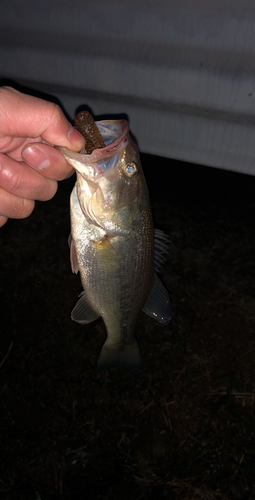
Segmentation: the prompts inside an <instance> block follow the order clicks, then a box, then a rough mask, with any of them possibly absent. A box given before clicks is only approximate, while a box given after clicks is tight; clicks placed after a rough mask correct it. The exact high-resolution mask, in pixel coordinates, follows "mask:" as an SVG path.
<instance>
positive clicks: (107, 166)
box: [57, 120, 129, 178]
mask: <svg viewBox="0 0 255 500" xmlns="http://www.w3.org/2000/svg"><path fill="white" fill-rule="evenodd" d="M95 123H96V125H97V128H98V130H99V132H100V134H101V136H102V138H103V141H104V144H105V146H104V147H101V148H97V149H94V151H93V152H92V153H91V154H88V153H87V152H86V146H85V148H84V149H82V150H81V151H80V153H75V152H73V151H70V150H69V149H67V148H64V147H61V146H58V147H57V149H59V151H61V153H62V154H63V155H64V157H65V159H66V160H67V161H68V163H70V164H71V165H72V166H73V167H74V168H75V170H77V171H78V172H80V173H81V174H82V175H84V174H85V175H87V176H88V177H94V178H95V177H97V176H100V175H102V174H104V172H106V171H108V170H111V169H113V168H115V167H116V166H117V165H118V161H119V156H120V153H121V152H122V151H123V149H124V148H125V147H126V145H127V144H128V137H129V124H128V122H127V121H126V120H102V121H98V122H95Z"/></svg>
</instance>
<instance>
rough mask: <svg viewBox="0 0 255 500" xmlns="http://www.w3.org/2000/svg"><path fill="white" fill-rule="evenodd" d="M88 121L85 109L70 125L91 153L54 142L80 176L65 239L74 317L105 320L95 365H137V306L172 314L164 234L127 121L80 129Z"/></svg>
mask: <svg viewBox="0 0 255 500" xmlns="http://www.w3.org/2000/svg"><path fill="white" fill-rule="evenodd" d="M89 119H90V118H89ZM84 120H85V121H84ZM87 120H88V116H87V115H86V116H85V117H84V116H82V117H81V116H80V117H78V118H77V117H76V120H75V125H76V127H77V128H78V130H80V131H81V132H82V133H83V135H84V136H85V137H86V140H87V144H86V146H85V148H88V151H89V152H88V151H87V150H86V149H85V148H84V149H83V150H82V151H81V152H80V153H75V152H73V151H70V150H68V149H67V148H64V147H58V149H59V150H60V151H61V152H62V154H63V155H64V157H65V159H66V160H67V162H68V163H69V164H70V165H72V166H73V167H74V169H75V170H76V176H77V180H76V183H75V186H74V188H73V190H72V193H71V196H70V214H71V233H70V236H69V246H70V261H71V268H72V271H73V272H74V273H78V272H80V277H81V283H82V286H83V292H82V293H81V295H80V296H79V300H78V302H77V304H76V306H75V307H74V309H73V311H72V313H71V318H72V319H73V320H74V321H76V322H78V323H80V324H82V325H86V324H89V323H91V322H93V321H95V320H96V319H97V318H99V317H101V318H102V319H103V322H104V324H105V327H106V331H107V336H106V340H105V342H104V344H103V346H102V348H101V352H100V354H99V358H98V361H97V368H98V370H99V371H107V370H109V369H110V368H115V367H117V368H121V369H124V370H126V371H130V372H138V371H139V370H140V367H141V356H140V351H139V347H138V343H137V340H136V337H135V326H136V323H137V320H138V315H139V313H140V311H141V310H143V311H144V312H145V313H146V314H148V315H149V316H151V317H152V318H154V319H156V320H157V321H158V322H160V323H162V324H165V325H166V324H168V322H169V321H170V318H171V314H172V309H171V303H170V299H169V296H168V292H167V291H166V289H165V287H164V286H163V284H162V283H161V280H160V279H159V277H158V272H159V270H160V267H161V265H162V263H163V260H164V255H165V253H166V252H167V248H168V243H169V241H168V237H167V236H166V235H165V234H164V233H163V232H162V231H159V230H155V229H154V224H153V219H152V212H151V205H150V199H149V193H148V188H147V185H146V181H145V177H144V174H143V170H142V166H141V162H140V157H139V151H138V147H137V145H136V143H135V142H134V140H133V139H132V138H131V137H130V134H129V123H128V122H127V121H126V120H101V121H96V122H94V123H95V126H94V128H93V123H92V126H90V130H88V129H89V127H87V129H86V130H87V131H85V129H84V123H85V122H86V123H87ZM92 120H93V118H92ZM86 123H85V125H86ZM87 125H88V124H87ZM90 125H91V124H90ZM79 127H80V128H79ZM95 127H96V128H95ZM96 129H97V131H98V132H99V134H97V131H96ZM95 131H96V132H95ZM86 134H87V135H86ZM93 137H96V139H95V140H94V144H93ZM101 139H102V140H101ZM91 140H92V147H91V145H88V143H90V142H91Z"/></svg>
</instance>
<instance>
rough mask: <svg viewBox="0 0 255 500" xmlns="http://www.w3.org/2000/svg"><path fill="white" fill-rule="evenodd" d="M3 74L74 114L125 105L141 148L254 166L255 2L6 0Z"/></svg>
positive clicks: (119, 109) (247, 168) (1, 30)
mask: <svg viewBox="0 0 255 500" xmlns="http://www.w3.org/2000/svg"><path fill="white" fill-rule="evenodd" d="M0 62H1V64H0V78H12V79H14V80H15V81H17V82H26V84H27V85H29V86H30V87H34V88H38V89H42V90H47V91H48V92H50V93H52V94H54V95H57V96H58V97H59V98H60V99H61V102H62V104H63V106H64V108H65V109H66V111H67V112H68V113H69V115H70V116H72V117H74V113H75V109H76V108H77V106H79V105H80V104H82V103H86V104H88V105H89V106H90V107H91V108H92V110H93V112H94V113H95V114H100V115H101V114H104V113H126V114H127V115H128V116H129V119H130V126H131V130H132V131H133V133H134V135H135V136H136V138H137V139H138V142H139V146H140V149H141V151H145V152H149V153H154V154H158V155H162V156H167V157H170V158H176V159H180V160H185V161H190V162H194V163H201V164H205V165H210V166H215V167H220V168H226V169H230V170H236V171H240V172H245V173H249V174H255V115H254V111H255V93H254V90H255V89H254V82H255V80H254V76H255V3H254V2H251V1H249V0H221V1H219V0H207V1H206V2H205V1H204V0H201V1H198V0H171V1H169V0H137V1H134V0H129V1H128V2H127V1H124V0H116V1H114V0H104V1H103V0H102V1H100V0H93V2H91V1H87V0H75V1H74V2H70V0H68V1H67V0H61V1H60V0H51V1H49V0H44V1H43V2H42V1H40V2H34V1H32V0H27V1H25V0H23V1H22V2H20V1H19V0H12V1H9V0H8V1H7V0H1V16H0Z"/></svg>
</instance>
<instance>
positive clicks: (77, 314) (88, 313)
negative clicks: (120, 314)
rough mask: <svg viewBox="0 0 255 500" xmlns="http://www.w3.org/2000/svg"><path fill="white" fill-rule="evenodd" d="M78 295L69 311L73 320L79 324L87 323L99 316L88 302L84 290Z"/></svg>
mask: <svg viewBox="0 0 255 500" xmlns="http://www.w3.org/2000/svg"><path fill="white" fill-rule="evenodd" d="M79 297H80V299H79V300H78V302H77V304H76V306H75V307H74V308H73V310H72V312H71V318H72V320H73V321H76V322H77V323H80V324H81V325H87V324H88V323H92V321H95V320H96V319H97V318H99V315H98V314H97V313H96V312H95V311H94V310H93V309H92V307H91V306H90V305H89V304H88V302H87V300H86V298H85V296H84V292H82V293H81V295H79Z"/></svg>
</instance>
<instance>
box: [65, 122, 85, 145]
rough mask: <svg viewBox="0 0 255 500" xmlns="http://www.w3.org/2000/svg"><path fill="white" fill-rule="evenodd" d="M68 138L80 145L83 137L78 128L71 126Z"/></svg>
mask: <svg viewBox="0 0 255 500" xmlns="http://www.w3.org/2000/svg"><path fill="white" fill-rule="evenodd" d="M67 137H68V139H69V141H70V142H74V143H77V142H78V143H80V142H81V138H82V135H81V134H80V132H78V130H76V128H74V127H72V125H71V126H70V129H69V132H68V134H67Z"/></svg>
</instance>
